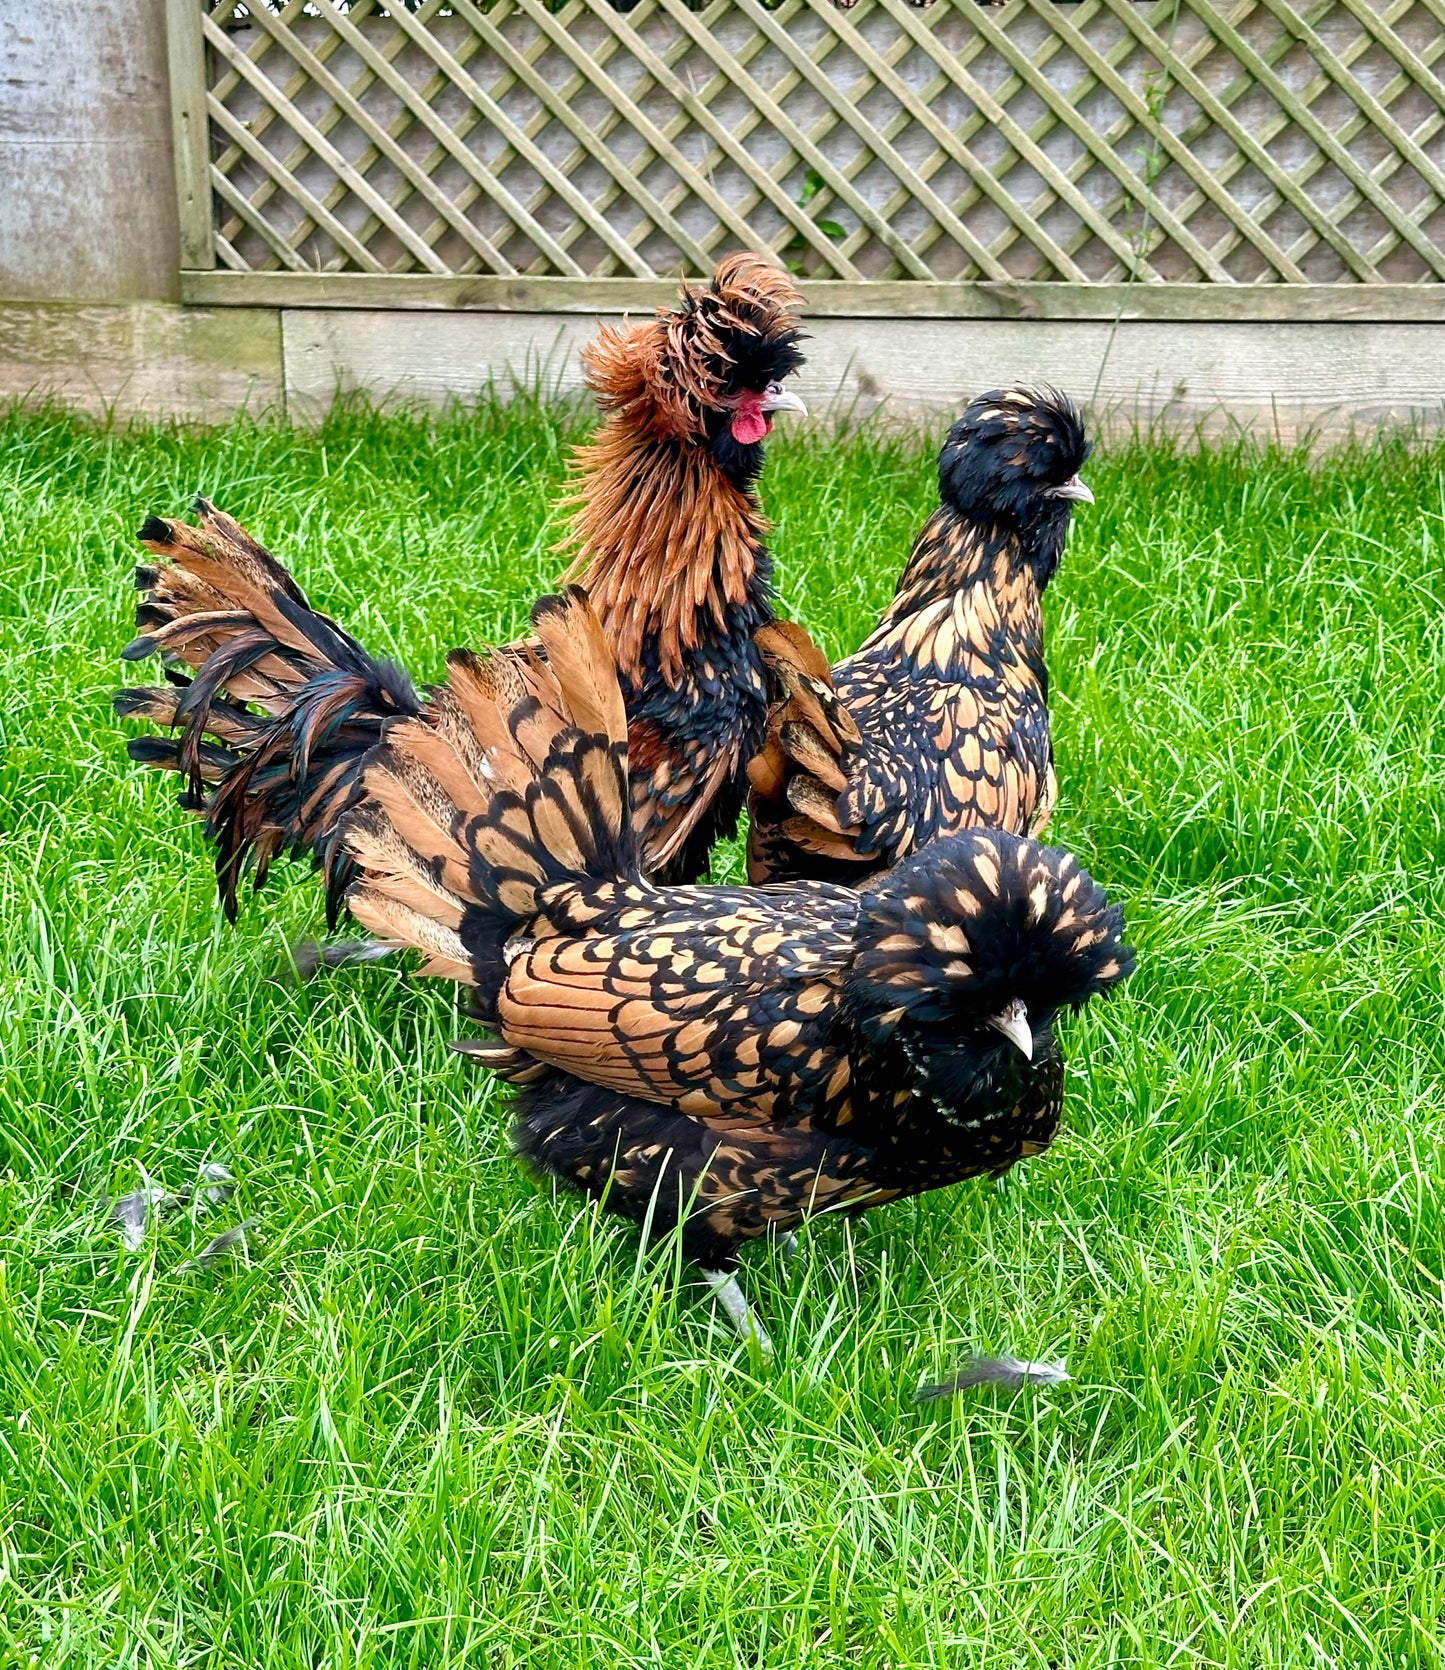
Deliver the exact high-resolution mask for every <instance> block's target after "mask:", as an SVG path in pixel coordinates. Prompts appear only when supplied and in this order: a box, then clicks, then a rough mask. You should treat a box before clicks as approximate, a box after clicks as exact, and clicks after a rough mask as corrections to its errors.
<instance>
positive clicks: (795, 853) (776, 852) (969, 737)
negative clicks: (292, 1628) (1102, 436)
mask: <svg viewBox="0 0 1445 1670" xmlns="http://www.w3.org/2000/svg"><path fill="white" fill-rule="evenodd" d="M1088 451H1089V444H1088V441H1087V439H1086V438H1085V434H1084V428H1083V423H1082V421H1081V419H1080V417H1079V414H1078V412H1077V410H1076V409H1075V408H1074V406H1073V404H1072V402H1070V401H1069V400H1068V399H1067V398H1066V397H1065V396H1063V395H1060V394H1057V393H1055V392H1053V391H1051V390H1029V389H1008V390H998V391H995V392H994V393H992V394H986V395H982V396H980V397H979V398H978V399H977V400H975V401H973V402H971V404H970V405H969V407H968V408H967V410H966V411H965V412H964V414H963V416H962V417H961V418H960V419H959V421H958V423H956V424H955V425H954V427H953V429H952V430H951V431H950V433H949V436H948V439H947V441H946V443H945V444H944V447H943V450H942V452H941V453H940V456H939V463H938V474H939V497H940V503H939V507H938V509H937V510H936V511H935V512H934V514H933V515H932V516H931V517H930V518H929V520H928V522H927V523H926V524H925V525H924V527H923V529H922V531H921V532H920V533H919V536H918V539H917V540H916V542H915V544H914V548H913V553H912V555H911V557H910V559H909V562H908V566H907V567H906V568H905V569H904V571H903V574H902V577H901V578H900V580H899V582H898V587H897V591H896V593H895V595H894V598H893V600H892V602H891V603H890V604H889V606H888V608H887V609H886V610H885V612H884V614H883V618H882V619H881V620H880V622H879V624H878V626H877V628H876V629H875V630H874V632H873V633H872V634H871V635H870V636H869V638H868V639H867V640H866V641H865V642H864V644H863V645H862V647H861V648H860V649H859V650H858V651H857V653H856V654H854V655H851V656H849V657H847V658H846V659H845V660H843V661H840V662H839V663H838V665H837V666H836V667H833V668H832V669H829V667H828V664H827V661H826V659H825V658H824V657H823V655H822V653H821V652H820V651H819V650H817V648H816V647H815V646H814V645H813V644H812V642H811V640H810V639H809V638H808V636H807V634H806V633H805V632H803V631H802V629H801V628H799V627H796V626H792V625H790V624H785V623H782V622H779V623H775V624H774V625H772V626H770V627H767V628H765V629H764V631H763V632H762V633H761V634H760V642H761V643H762V645H763V650H764V654H765V656H766V657H767V659H768V662H769V665H770V669H771V673H772V676H773V679H774V681H775V684H776V686H777V688H778V700H777V701H776V702H775V704H774V706H773V709H772V711H771V714H770V720H769V735H768V742H767V744H766V746H765V747H764V749H763V750H762V751H761V752H760V754H759V755H758V756H757V758H756V759H755V760H754V761H753V762H752V764H751V765H750V767H749V777H750V780H751V783H752V792H751V795H750V798H749V816H750V833H749V845H748V866H749V875H750V877H751V879H752V880H754V881H769V880H785V879H788V878H790V877H798V876H815V877H822V878H826V879H832V880H838V881H844V882H848V883H852V884H855V885H856V884H857V883H859V882H861V881H862V880H863V879H864V878H865V877H867V876H868V875H870V874H872V873H874V872H875V871H878V870H883V869H887V868H889V867H890V866H891V865H893V864H895V863H897V862H898V860H899V859H901V858H904V857H907V856H908V854H909V853H912V852H915V851H917V850H918V849H919V848H920V847H923V846H925V845H927V843H928V842H929V841H931V840H934V839H936V838H937V837H938V836H940V835H946V834H950V833H952V832H955V831H957V830H960V829H969V828H978V827H981V828H991V829H1004V830H1008V831H1010V832H1012V833H1014V834H1017V835H1023V834H1030V833H1032V834H1038V833H1040V832H1041V831H1042V829H1043V827H1044V825H1045V824H1046V823H1047V821H1048V816H1049V813H1050V811H1051V810H1052V807H1053V802H1054V799H1055V795H1056V786H1055V781H1054V773H1053V761H1052V751H1051V745H1050V740H1049V715H1048V672H1047V668H1046V666H1045V663H1044V647H1043V616H1042V610H1041V606H1040V600H1041V597H1042V594H1043V591H1044V588H1045V587H1046V586H1047V585H1048V583H1049V580H1050V579H1051V578H1052V576H1053V573H1054V571H1055V569H1056V568H1057V566H1058V562H1059V557H1060V554H1061V552H1062V549H1063V543H1064V538H1065V534H1066V532H1067V528H1068V522H1069V514H1070V509H1071V506H1072V504H1073V503H1074V502H1076V501H1077V500H1079V499H1088V498H1089V497H1091V495H1090V494H1089V491H1088V489H1087V488H1086V487H1085V486H1084V485H1083V483H1082V482H1081V481H1080V480H1079V478H1078V471H1079V469H1080V468H1081V466H1082V465H1083V462H1084V460H1085V458H1086V457H1087V455H1088Z"/></svg>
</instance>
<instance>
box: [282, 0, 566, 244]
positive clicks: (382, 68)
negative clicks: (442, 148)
mask: <svg viewBox="0 0 1445 1670" xmlns="http://www.w3.org/2000/svg"><path fill="white" fill-rule="evenodd" d="M314 3H315V5H316V7H317V10H318V12H319V13H320V15H321V16H322V17H324V18H326V19H327V21H328V22H331V23H332V24H333V32H334V33H335V35H336V37H337V38H338V40H344V41H347V42H348V44H350V45H351V46H352V47H354V48H355V49H356V50H357V52H358V54H359V55H360V56H361V57H362V59H363V61H364V62H365V63H366V66H367V69H368V70H369V71H370V73H371V74H372V75H374V76H376V77H377V79H378V80H381V81H384V82H385V83H386V84H387V85H388V86H389V87H391V89H392V91H393V92H396V93H398V94H400V95H401V96H402V102H403V104H404V105H405V106H406V108H407V109H409V110H410V111H412V113H413V115H417V116H418V117H419V119H421V120H425V119H426V117H423V116H420V112H419V110H418V107H417V106H416V105H413V104H412V102H411V89H410V88H409V87H407V85H406V83H405V82H404V81H402V79H401V77H400V76H397V75H396V74H395V72H394V71H393V70H392V68H391V66H390V64H389V63H388V62H387V60H386V59H385V57H384V56H383V55H381V54H380V53H376V54H373V53H372V50H371V48H370V47H369V46H368V45H367V43H366V40H365V38H364V37H363V36H362V35H360V34H359V33H358V31H357V30H356V29H355V27H354V26H353V25H352V23H351V20H350V19H349V18H348V17H346V16H345V14H344V13H340V12H338V11H337V10H336V8H335V7H333V6H330V5H328V4H327V0H314ZM253 15H254V17H255V19H256V22H257V24H258V25H259V26H260V27H261V28H262V29H264V30H266V31H267V33H268V34H270V36H271V38H272V40H273V41H274V42H275V44H276V45H277V46H278V47H280V48H281V50H282V51H283V52H286V53H289V54H290V56H291V57H292V58H294V59H295V60H296V64H297V66H298V68H299V69H301V70H302V71H304V72H305V74H306V75H307V76H308V77H309V78H310V80H311V81H312V82H313V83H314V85H316V86H317V87H319V88H321V90H322V91H323V92H324V93H325V94H326V95H327V97H328V98H330V99H331V101H332V107H333V109H335V110H337V111H338V112H340V113H341V114H342V115H345V116H349V117H350V118H351V120H352V121H353V122H355V123H356V124H357V126H358V127H360V128H361V129H362V131H363V132H368V133H369V134H370V136H371V142H372V148H374V149H375V151H376V152H377V153H378V155H380V156H383V157H385V158H386V160H387V161H388V162H390V163H391V164H392V166H393V167H394V168H396V169H397V170H398V172H399V173H400V174H401V175H402V177H403V179H405V180H406V181H408V183H409V184H410V185H411V188H412V190H413V191H415V192H417V193H419V194H420V195H421V196H422V197H424V198H425V199H426V201H427V202H428V203H429V204H430V205H431V207H432V208H433V209H435V210H436V212H437V213H438V214H439V215H440V216H441V217H442V218H443V219H444V220H445V221H446V222H447V224H448V225H449V226H450V227H451V228H452V230H453V231H454V232H456V233H457V234H458V235H459V236H460V237H461V238H462V239H463V240H464V241H465V242H466V243H468V244H470V245H471V247H472V249H473V250H474V251H475V252H476V253H477V254H478V255H480V256H481V257H482V259H483V260H485V261H487V262H489V263H491V265H492V270H493V271H494V272H505V271H506V270H507V267H506V263H505V262H504V261H503V260H502V257H501V255H500V254H499V253H498V251H497V250H496V249H495V248H494V247H493V245H492V243H491V241H490V239H488V238H484V237H483V236H482V235H481V233H480V232H478V230H477V229H476V227H474V226H473V225H472V224H471V222H470V221H468V220H467V219H466V218H465V216H463V215H459V214H458V213H457V212H456V210H455V209H454V208H453V206H452V205H451V203H450V202H449V201H448V200H447V197H446V195H445V194H444V193H443V192H441V191H438V190H437V188H436V187H435V186H434V185H433V184H432V182H431V181H430V180H429V179H428V178H427V176H426V175H425V174H424V173H423V172H422V171H421V169H419V168H418V167H417V166H416V164H415V163H414V162H413V161H412V159H411V157H410V156H408V155H407V153H406V151H405V150H403V149H402V147H401V146H400V145H398V144H397V143H396V142H395V140H393V139H392V137H391V135H390V134H389V133H387V132H386V131H385V130H384V129H382V128H378V127H376V126H375V125H374V124H372V123H369V122H368V120H367V115H366V112H365V110H364V109H363V108H362V106H361V105H360V104H359V103H358V102H357V100H356V99H355V98H354V97H353V96H352V94H351V92H350V91H349V89H348V88H346V87H344V86H342V84H341V82H339V81H338V80H337V79H336V77H335V76H334V75H332V73H331V72H330V70H328V69H327V67H326V65H325V63H324V62H323V61H322V60H321V59H320V58H319V57H318V56H317V55H316V53H314V52H312V51H311V50H310V49H309V48H308V47H307V46H306V45H305V43H304V42H303V41H301V40H299V39H298V38H297V36H296V35H295V33H294V32H293V31H292V30H290V29H286V28H282V27H280V26H279V25H278V24H276V23H275V22H274V21H273V20H272V18H271V17H270V15H269V14H268V13H267V11H266V9H265V7H264V6H258V7H257V8H256V11H255V13H254V14H253ZM420 111H425V112H426V115H427V116H430V114H431V113H430V110H429V109H428V107H427V106H426V105H425V103H421V104H420ZM436 126H437V128H438V129H441V131H442V132H445V128H444V126H443V124H441V123H437V124H436ZM318 131H319V130H318ZM437 137H438V138H440V137H441V134H440V133H438V135H437ZM353 166H355V165H353ZM356 171H357V173H359V174H361V175H362V177H363V178H364V177H365V172H366V171H365V170H364V169H357V170H356ZM479 172H480V171H479ZM482 183H483V182H482V180H480V179H479V180H478V184H482ZM389 207H392V208H395V207H397V205H396V204H395V203H392V204H390V205H389ZM417 242H418V243H420V244H421V245H422V246H423V247H424V248H426V249H428V250H430V247H431V246H430V244H429V243H428V242H427V240H426V239H425V238H421V237H419V236H418V238H417ZM443 270H445V268H443ZM578 276H579V277H580V276H581V274H580V271H579V273H578Z"/></svg>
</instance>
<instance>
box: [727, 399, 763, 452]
mask: <svg viewBox="0 0 1445 1670" xmlns="http://www.w3.org/2000/svg"><path fill="white" fill-rule="evenodd" d="M732 431H733V439H734V440H735V441H737V442H738V443H739V445H741V446H755V445H756V444H757V443H758V442H759V441H760V440H762V438H763V436H764V435H766V434H767V432H768V418H767V414H766V413H765V412H761V411H759V410H758V408H757V407H756V406H744V407H742V408H741V409H740V410H739V411H737V412H735V413H734V414H733V421H732Z"/></svg>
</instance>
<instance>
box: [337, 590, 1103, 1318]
mask: <svg viewBox="0 0 1445 1670" xmlns="http://www.w3.org/2000/svg"><path fill="white" fill-rule="evenodd" d="M534 622H535V627H536V632H537V637H538V640H539V642H540V644H541V645H542V647H543V648H544V649H545V651H546V653H547V660H546V661H545V662H544V661H543V660H542V659H541V658H540V657H539V656H534V657H531V658H530V659H520V658H519V659H510V660H506V659H497V658H493V659H492V660H489V661H484V660H478V659H477V658H474V657H469V656H462V657H458V658H456V659H455V661H454V667H453V677H452V679H451V680H450V681H449V684H448V686H447V687H446V689H444V690H443V691H442V692H440V693H439V694H438V696H437V698H436V702H437V714H438V718H437V721H436V722H435V723H432V724H419V723H416V722H414V721H410V722H405V723H401V724H398V725H397V726H395V727H394V728H393V729H392V730H391V731H390V733H389V734H388V737H387V741H386V743H385V744H384V746H383V747H382V748H380V749H379V750H378V751H377V752H376V753H375V754H374V755H373V756H372V759H371V761H370V763H369V765H368V767H367V771H366V777H365V787H366V795H365V797H364V801H363V803H362V805H361V806H360V807H359V808H358V809H357V810H356V811H354V812H352V813H351V814H350V815H349V816H348V819H347V820H346V822H345V824H344V826H343V839H344V841H345V843H346V846H347V849H348V851H349V853H350V855H351V857H352V859H353V860H354V862H355V863H356V864H357V865H358V866H359V867H360V869H361V870H362V872H363V876H362V879H361V880H360V881H358V882H357V883H356V884H354V885H353V886H352V888H351V889H350V892H349V893H348V904H349V906H350V909H351V911H352V913H353V914H354V915H355V916H356V917H357V918H358V920H360V921H361V922H362V923H363V925H364V926H366V927H367V928H369V929H370V930H371V931H372V932H373V933H375V934H376V935H378V936H379V937H380V938H382V939H384V940H387V941H390V942H391V943H394V944H398V945H405V946H411V947H413V948H415V949H418V950H420V951H423V952H424V953H426V955H427V957H428V959H429V962H428V971H429V972H432V973H437V974H441V975H444V976H447V977H449V978H452V979H454V980H458V981H460V982H463V983H465V984H467V985H469V986H471V987H473V988H474V1005H475V1013H476V1015H477V1017H478V1018H479V1019H480V1020H482V1021H483V1022H484V1023H486V1024H487V1025H488V1026H489V1027H490V1028H491V1029H492V1031H493V1032H494V1034H495V1038H494V1039H488V1040H477V1041H476V1042H474V1043H471V1044H468V1045H465V1046H463V1048H464V1049H465V1050H466V1053H468V1054H470V1055H472V1056H474V1057H475V1058H476V1059H478V1060H480V1061H482V1062H483V1063H485V1064H486V1065H488V1066H490V1067H492V1068H493V1069H494V1070H495V1071H496V1072H498V1073H499V1074H500V1075H501V1076H502V1077H504V1078H506V1079H508V1080H509V1081H511V1082H512V1083H513V1084H514V1085H515V1086H516V1087H517V1092H518V1099H519V1116H518V1123H517V1137H518V1146H519V1148H520V1150H521V1152H522V1153H523V1155H524V1156H525V1157H526V1158H527V1159H529V1160H530V1161H531V1162H532V1163H534V1164H535V1165H536V1166H538V1167H539V1168H541V1169H543V1170H544V1171H547V1172H550V1173H552V1174H554V1175H556V1176H558V1177H560V1178H562V1179H564V1180H565V1181H567V1182H569V1183H571V1184H573V1185H574V1186H577V1187H580V1188H582V1189H584V1190H585V1191H587V1192H588V1193H590V1194H592V1195H594V1196H597V1197H599V1198H604V1199H605V1201H606V1203H607V1205H608V1206H609V1207H610V1208H612V1209H613V1210H616V1211H619V1212H621V1213H623V1214H624V1215H627V1216H629V1217H631V1218H633V1219H635V1220H638V1221H641V1220H643V1219H644V1218H650V1221H651V1223H652V1226H653V1229H654V1231H656V1232H665V1231H666V1230H668V1229H670V1228H672V1227H674V1226H676V1225H678V1224H681V1225H682V1234H683V1245H684V1247H685V1249H686V1250H687V1251H688V1253H689V1254H690V1255H691V1256H692V1257H694V1258H695V1259H697V1261H698V1262H699V1263H700V1264H701V1265H702V1266H703V1268H704V1269H705V1270H707V1271H711V1272H713V1278H714V1279H715V1280H716V1281H717V1282H718V1283H719V1284H722V1285H724V1286H726V1284H727V1281H728V1273H729V1272H730V1270H731V1269H732V1266H733V1264H734V1262H735V1258H736V1252H737V1248H738V1246H739V1245H740V1244H741V1243H742V1242H745V1241H747V1240H749V1239H752V1238H755V1237H757V1236H759V1235H762V1234H765V1233H766V1232H767V1231H768V1230H769V1229H773V1228H775V1229H779V1230H786V1229H789V1228H791V1227H792V1226H793V1225H795V1224H797V1223H798V1222H800V1221H801V1220H802V1219H803V1218H804V1217H806V1216H807V1215H809V1214H810V1213H813V1212H818V1211H826V1210H837V1209H840V1208H846V1209H854V1210H856V1209H862V1208H864V1207H866V1206H869V1205H872V1204H876V1203H879V1202H881V1201H885V1200H890V1199H894V1198H897V1197H898V1196H901V1195H908V1194H915V1193H919V1192H921V1191H923V1190H926V1189H931V1188H936V1187H939V1186H942V1185H944V1184H947V1183H952V1182H955V1181H957V1180H959V1179H960V1178H963V1177H968V1176H971V1175H975V1174H978V1173H980V1172H999V1171H1002V1170H1005V1169H1007V1168H1008V1167H1009V1166H1010V1165H1012V1164H1014V1163H1015V1162H1016V1161H1017V1160H1019V1159H1021V1158H1024V1157H1026V1156H1027V1155H1029V1154H1031V1153H1036V1152H1038V1151H1039V1150H1040V1149H1041V1148H1043V1147H1045V1146H1047V1144H1048V1142H1049V1141H1050V1140H1051V1138H1052V1136H1053V1133H1054V1130H1055V1128H1056V1126H1057V1123H1058V1118H1059V1108H1060V1102H1061V1095H1062V1070H1063V1069H1062V1059H1061V1057H1060V1055H1059V1051H1058V1046H1057V1043H1056V1041H1055V1038H1054V1034H1053V1023H1054V1019H1055V1016H1056V1015H1057V1014H1058V1013H1059V1011H1061V1010H1063V1009H1065V1008H1068V1007H1077V1006H1078V1005H1080V1004H1082V1003H1084V1002H1085V1001H1087V1000H1088V999H1089V998H1090V997H1091V996H1093V995H1095V994H1096V993H1098V992H1102V991H1105V990H1107V989H1108V988H1109V987H1111V986H1112V985H1114V984H1115V983H1117V982H1118V981H1119V980H1121V979H1123V978H1124V976H1125V975H1126V974H1127V972H1128V970H1129V967H1130V964H1131V953H1130V952H1129V950H1128V948H1127V947H1126V946H1124V945H1123V943H1122V939H1121V935H1122V919H1121V916H1120V913H1119V911H1118V910H1117V909H1116V908H1115V907H1113V906H1111V905H1109V903H1108V901H1107V900H1106V899H1105V897H1104V895H1103V893H1102V891H1101V890H1100V889H1099V888H1098V887H1097V886H1096V885H1095V883H1094V882H1093V881H1092V880H1091V879H1090V878H1089V876H1088V875H1087V874H1085V873H1084V872H1083V871H1082V870H1080V868H1079V866H1078V864H1077V862H1076V861H1075V860H1074V859H1073V858H1072V857H1071V856H1070V855H1068V854H1066V853H1062V852H1058V851H1054V850H1051V849H1048V848H1045V847H1042V846H1039V845H1038V844H1037V843H1036V842H1034V841H1031V840H1028V839H1022V838H1019V837H1016V836H1013V835H1010V834H1007V833H1004V832H999V831H989V830H977V831H968V832H965V833H962V834H960V835H957V836H954V837H950V838H947V839H944V840H941V841H939V842H936V843H934V844H933V845H932V846H930V847H929V848H927V849H926V850H924V851H922V852H920V853H918V854H917V855H915V856H914V857H913V858H911V859H910V860H908V861H907V862H905V863H904V864H902V865H900V866H899V867H898V868H897V869H895V870H894V871H893V872H891V873H890V874H888V875H886V876H881V877H878V878H875V879H874V880H872V881H871V882H870V883H869V884H868V886H866V887H865V888H863V889H862V890H859V891H855V890H852V889H849V888H844V887H840V886H836V885H834V884H831V883H827V882H818V881H807V880H805V881H800V882H793V883H788V884H786V885H780V886H773V887H764V888H755V887H683V888H659V887H657V886H656V885H654V884H653V883H652V882H650V881H648V880H646V879H644V877H643V875H642V871H641V867H640V863H639V855H638V847H637V842H636V837H635V834H634V832H633V830H632V828H631V825H630V820H629V817H628V796H627V767H628V761H627V740H626V738H627V731H626V720H625V713H624V710H623V707H622V703H621V699H620V697H619V696H618V694H617V689H616V678H615V672H614V670H613V661H612V656H611V652H610V649H609V646H608V644H607V641H606V638H605V635H604V634H603V632H602V629H601V627H600V625H599V624H598V622H597V620H596V617H595V615H594V614H593V613H592V611H591V608H590V606H589V605H588V603H587V601H586V598H585V594H583V593H581V592H580V591H576V590H574V591H573V592H571V593H569V594H568V595H567V596H566V597H565V598H560V599H547V600H544V602H543V603H542V604H540V605H539V606H538V609H537V612H536V614H535V616H534ZM732 1294H733V1297H734V1298H735V1299H736V1302H737V1303H739V1304H741V1302H742V1301H741V1298H740V1295H738V1294H737V1292H736V1289H735V1287H734V1288H733V1289H732Z"/></svg>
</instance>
